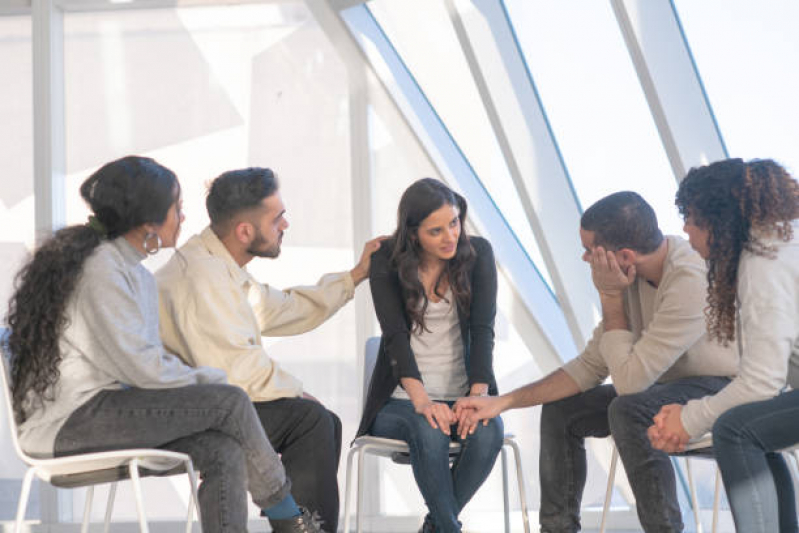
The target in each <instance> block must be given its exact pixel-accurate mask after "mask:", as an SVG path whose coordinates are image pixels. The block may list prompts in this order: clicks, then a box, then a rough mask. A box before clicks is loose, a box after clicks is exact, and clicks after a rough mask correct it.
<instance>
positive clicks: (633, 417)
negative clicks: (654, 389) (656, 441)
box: [608, 394, 653, 437]
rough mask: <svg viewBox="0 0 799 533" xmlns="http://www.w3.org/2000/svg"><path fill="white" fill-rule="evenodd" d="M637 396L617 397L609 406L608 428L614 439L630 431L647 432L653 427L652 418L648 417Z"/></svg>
mask: <svg viewBox="0 0 799 533" xmlns="http://www.w3.org/2000/svg"><path fill="white" fill-rule="evenodd" d="M644 411H645V410H644V409H642V404H641V401H640V399H638V398H637V395H635V394H631V395H626V396H617V397H616V398H614V399H613V400H612V401H611V402H610V405H609V406H608V426H609V427H610V434H611V435H613V436H614V437H617V436H621V435H624V434H625V433H629V432H630V431H635V432H637V431H639V430H641V429H643V430H646V428H647V427H649V426H650V425H652V423H653V422H652V420H651V417H649V418H648V417H647V416H646V414H645V412H644Z"/></svg>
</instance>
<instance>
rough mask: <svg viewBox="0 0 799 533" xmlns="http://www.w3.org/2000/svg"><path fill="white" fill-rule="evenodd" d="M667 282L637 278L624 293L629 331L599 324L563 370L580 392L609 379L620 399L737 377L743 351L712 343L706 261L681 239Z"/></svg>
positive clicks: (674, 241) (669, 258)
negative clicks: (702, 379)
mask: <svg viewBox="0 0 799 533" xmlns="http://www.w3.org/2000/svg"><path fill="white" fill-rule="evenodd" d="M667 239H668V247H669V249H668V252H667V255H666V259H665V261H664V264H663V277H662V279H661V281H660V285H659V286H658V287H657V288H655V287H653V286H652V285H650V284H649V283H648V282H647V281H645V280H643V279H641V278H638V279H636V280H635V282H633V284H632V285H631V286H630V287H629V288H628V289H627V290H626V291H625V294H624V310H625V315H626V316H627V325H628V328H629V331H627V330H613V331H608V332H605V330H604V328H603V327H602V323H600V324H599V325H598V326H597V328H596V329H595V330H594V334H593V336H592V337H591V340H590V341H589V342H588V344H587V345H586V347H585V350H584V351H583V353H581V354H580V355H579V356H577V357H576V358H575V359H573V360H571V361H569V362H568V363H566V365H564V367H563V370H565V371H566V373H567V374H569V376H571V377H572V378H573V379H574V380H575V381H576V382H577V384H578V385H579V386H580V389H581V390H584V391H585V390H587V389H590V388H592V387H595V386H596V385H599V384H600V383H602V382H603V381H604V380H605V378H606V377H607V376H608V375H610V377H611V379H612V381H613V385H614V386H615V387H616V391H617V392H618V393H619V394H633V393H636V392H641V391H643V390H645V389H647V388H648V387H650V386H651V385H652V384H654V383H655V382H661V383H663V382H668V381H673V380H676V379H680V378H685V377H689V376H730V377H732V376H735V375H736V373H737V371H738V359H739V358H738V352H737V350H735V349H734V347H732V346H729V347H726V348H725V347H723V346H721V345H720V344H718V343H716V342H714V341H711V340H709V339H708V336H707V333H706V324H705V316H704V311H703V310H704V308H705V306H706V304H705V298H706V295H707V281H706V276H707V269H706V268H705V262H704V261H703V260H702V258H701V257H700V256H699V254H697V253H696V252H695V251H694V250H693V249H692V248H691V246H690V245H689V244H688V243H687V242H686V241H685V240H683V239H681V238H679V237H674V236H669V237H667Z"/></svg>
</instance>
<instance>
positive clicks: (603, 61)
mask: <svg viewBox="0 0 799 533" xmlns="http://www.w3.org/2000/svg"><path fill="white" fill-rule="evenodd" d="M506 5H507V8H508V13H509V14H510V16H511V20H512V23H513V25H514V27H515V30H516V33H517V35H518V38H519V42H520V43H521V47H522V50H523V51H524V55H525V58H526V60H527V62H528V64H529V67H530V71H531V73H532V75H533V78H534V80H535V83H536V85H537V87H538V90H539V94H540V96H541V100H542V102H543V105H544V108H545V109H546V112H547V115H548V117H549V121H550V123H551V125H552V129H553V131H554V134H555V137H556V139H557V141H558V145H559V146H560V149H561V151H562V153H563V157H564V159H565V161H566V166H567V167H568V169H569V174H570V176H571V178H572V181H573V182H574V187H575V190H576V191H577V195H578V197H579V199H580V202H581V204H582V206H583V208H586V207H588V206H589V205H591V204H592V203H594V202H595V201H597V200H598V199H600V198H602V197H603V196H606V195H608V194H610V193H612V192H616V191H619V190H634V191H636V192H638V193H640V194H641V195H642V196H643V197H644V198H645V199H646V200H647V201H648V202H649V203H650V204H652V206H653V207H654V208H655V211H656V212H657V215H658V219H659V222H660V226H661V228H663V229H664V230H665V231H666V232H668V233H680V232H681V229H682V222H681V221H680V219H679V216H678V214H677V211H676V209H675V208H674V194H675V192H676V190H677V185H676V180H675V179H674V175H673V174H672V173H671V168H670V167H669V163H668V160H667V158H666V154H665V152H664V150H663V148H662V144H661V143H660V139H659V137H658V134H657V129H656V128H655V124H654V121H653V119H652V115H651V113H650V112H649V107H648V106H647V103H646V100H645V98H644V94H643V91H642V90H641V87H640V84H639V83H638V78H637V76H636V74H635V70H634V67H633V65H632V62H631V61H630V56H629V54H628V52H627V49H626V47H625V44H624V40H623V38H622V36H621V32H620V31H619V26H618V24H617V22H616V19H615V17H614V15H613V11H612V8H611V5H610V3H609V2H583V1H581V0H563V1H560V2H529V1H526V0H507V1H506ZM574 237H575V238H577V236H576V229H575V235H574Z"/></svg>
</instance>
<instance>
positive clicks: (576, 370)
mask: <svg viewBox="0 0 799 533" xmlns="http://www.w3.org/2000/svg"><path fill="white" fill-rule="evenodd" d="M604 331H605V330H604V327H603V325H602V323H601V322H600V323H599V324H598V325H597V327H596V328H594V333H593V334H592V335H591V338H590V339H589V340H588V343H587V344H586V345H585V349H584V350H583V352H582V353H581V354H580V355H578V356H577V357H575V358H574V359H572V360H571V361H568V362H567V363H566V364H565V365H563V367H562V368H563V371H564V372H566V373H567V374H568V375H569V377H571V378H572V379H573V380H574V381H575V382H576V383H577V386H579V387H580V390H581V391H583V392H585V391H587V390H588V389H591V388H593V387H596V386H597V385H599V384H600V383H602V382H603V381H605V378H607V377H608V366H607V365H606V364H605V360H604V359H602V354H601V353H600V352H599V340H600V339H601V338H602V334H603V333H604Z"/></svg>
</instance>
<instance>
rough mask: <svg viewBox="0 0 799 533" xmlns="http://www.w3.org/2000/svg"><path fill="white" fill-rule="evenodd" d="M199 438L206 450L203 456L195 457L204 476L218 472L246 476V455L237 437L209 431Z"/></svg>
mask: <svg viewBox="0 0 799 533" xmlns="http://www.w3.org/2000/svg"><path fill="white" fill-rule="evenodd" d="M197 438H198V439H199V440H200V443H201V444H202V448H203V450H204V451H203V458H202V459H200V460H196V459H195V462H196V463H197V467H198V468H199V469H200V472H201V474H202V476H203V478H205V477H207V476H209V475H218V474H223V475H225V476H229V477H232V478H238V479H245V478H246V474H247V463H246V456H245V454H244V450H243V449H242V447H241V444H239V442H238V441H237V440H236V439H234V438H232V437H230V436H228V435H225V434H224V433H220V432H217V431H207V432H205V433H202V434H200V435H198V437H197ZM192 459H194V458H192Z"/></svg>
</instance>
